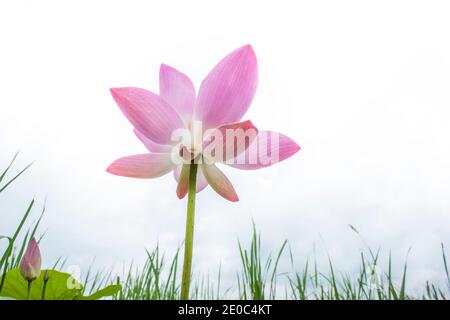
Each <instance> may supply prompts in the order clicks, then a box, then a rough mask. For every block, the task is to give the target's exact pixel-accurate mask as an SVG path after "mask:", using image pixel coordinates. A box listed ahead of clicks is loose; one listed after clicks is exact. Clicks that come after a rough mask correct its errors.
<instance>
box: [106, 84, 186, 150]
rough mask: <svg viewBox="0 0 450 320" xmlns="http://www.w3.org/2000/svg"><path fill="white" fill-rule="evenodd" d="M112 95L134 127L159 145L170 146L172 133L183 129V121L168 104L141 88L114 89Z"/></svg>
mask: <svg viewBox="0 0 450 320" xmlns="http://www.w3.org/2000/svg"><path fill="white" fill-rule="evenodd" d="M111 94H112V96H113V98H114V100H116V103H117V104H118V105H119V107H120V109H121V110H122V112H123V113H124V115H125V116H126V117H127V118H128V120H129V121H130V122H131V123H132V124H133V126H134V127H135V128H136V129H137V130H139V131H140V132H141V133H142V134H144V135H145V136H146V137H147V138H149V139H151V140H152V141H154V142H156V143H159V144H170V143H171V142H172V141H171V135H172V132H173V131H174V130H176V129H178V128H183V127H184V124H183V120H181V118H180V116H179V115H178V113H177V112H176V111H175V109H174V108H172V107H171V106H170V105H169V104H168V103H167V102H165V101H164V100H163V99H161V98H160V97H159V96H158V95H156V94H154V93H153V92H150V91H147V90H144V89H140V88H114V89H111Z"/></svg>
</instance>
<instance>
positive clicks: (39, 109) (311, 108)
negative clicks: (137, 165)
mask: <svg viewBox="0 0 450 320" xmlns="http://www.w3.org/2000/svg"><path fill="white" fill-rule="evenodd" d="M449 16H450V4H449V3H448V2H445V1H442V2H438V1H426V2H425V1H420V2H418V1H376V2H369V1H367V2H366V1H339V3H338V2H337V1H279V2H277V3H276V4H275V2H273V1H272V2H265V1H226V2H224V1H220V2H219V1H159V2H158V3H157V2H154V1H152V2H150V1H130V0H127V1H111V0H109V1H95V2H94V1H73V2H70V3H69V2H68V1H65V2H63V1H45V0H41V1H39V2H37V1H19V0H14V1H12V0H11V1H8V0H6V1H5V0H2V1H1V2H0V155H1V157H0V165H1V167H4V166H5V165H6V163H7V162H8V161H9V159H10V158H11V157H12V155H13V154H14V153H15V151H16V150H17V149H19V148H21V150H22V151H21V155H20V161H18V167H20V166H21V165H24V164H26V163H28V162H30V161H33V160H36V163H35V165H34V166H33V168H32V170H30V171H29V172H28V173H27V174H26V176H24V177H23V178H22V179H21V180H20V182H18V183H17V184H15V186H14V187H12V188H11V189H10V190H9V191H8V192H6V193H4V194H2V195H1V197H0V234H5V233H6V234H7V233H10V232H12V230H13V229H14V228H15V226H16V224H17V223H18V221H19V217H20V215H21V214H22V213H23V211H24V210H25V208H26V205H27V201H28V200H29V199H31V198H32V197H33V196H35V197H36V198H37V199H38V204H39V205H42V203H43V200H44V198H45V197H46V196H47V197H48V199H47V213H46V215H45V219H44V221H43V226H44V229H45V230H47V234H46V236H45V239H44V241H43V242H42V252H43V255H44V259H45V262H46V263H47V266H50V265H51V264H52V263H53V262H54V261H55V260H56V258H57V257H59V256H67V257H68V258H69V263H70V264H78V265H80V266H82V267H83V268H85V267H86V266H88V265H89V264H90V263H91V261H92V259H93V258H94V257H96V259H97V260H96V265H97V266H98V267H99V268H106V267H107V266H110V265H112V264H116V265H120V264H121V263H123V262H130V261H131V260H134V261H137V262H141V261H142V260H143V259H144V256H145V252H144V248H145V247H147V248H152V247H154V246H155V245H156V243H157V242H158V241H159V243H160V246H161V247H162V249H163V250H165V251H167V252H169V253H170V252H173V251H174V250H175V248H176V247H177V246H178V245H179V244H180V243H181V241H182V240H183V236H184V222H185V206H186V201H185V200H183V201H180V200H178V199H177V197H176V195H175V188H176V185H175V182H174V181H173V178H172V176H166V177H163V178H159V179H157V180H134V179H126V178H120V177H116V176H112V175H109V174H107V173H106V172H105V168H106V167H107V166H108V165H109V164H110V162H111V161H112V160H114V159H116V158H118V157H121V156H125V155H130V154H134V153H140V152H144V151H145V148H144V146H142V145H141V144H140V142H139V141H138V140H137V139H136V138H135V136H134V135H133V133H132V127H131V125H130V124H129V123H128V122H127V120H126V119H125V117H124V116H123V115H122V114H121V113H120V111H119V109H118V107H117V106H116V104H115V103H114V101H113V99H112V97H111V96H110V93H109V88H110V87H118V86H139V87H143V88H146V89H149V90H152V91H156V92H157V91H158V70H159V65H160V63H161V62H164V63H166V64H169V65H171V66H173V67H175V68H177V69H179V70H181V71H183V72H185V73H186V74H188V75H189V76H190V77H191V79H192V80H193V81H194V83H195V84H196V87H197V88H198V86H199V84H200V81H201V80H202V79H203V78H204V77H205V76H206V74H207V73H208V72H209V70H210V69H211V68H212V67H213V66H214V65H215V64H216V63H217V62H218V61H219V60H220V59H221V58H222V57H224V56H225V55H226V54H228V53H229V52H231V51H232V50H234V49H235V48H238V47H240V46H241V45H244V44H247V43H250V44H252V46H253V48H254V50H255V52H256V55H257V57H258V62H259V70H260V72H259V73H260V81H259V87H258V91H257V95H256V98H255V100H254V102H253V105H252V107H251V108H250V110H249V112H248V114H247V115H246V117H245V119H251V120H252V121H253V122H254V123H255V124H256V125H257V126H258V127H259V128H260V129H272V130H276V131H280V132H283V133H285V134H287V135H288V136H290V137H291V138H293V139H294V140H296V141H297V142H298V143H299V144H300V145H301V146H302V150H301V151H300V152H299V153H298V154H296V155H295V156H294V157H292V158H290V159H289V160H287V161H285V162H283V163H281V164H279V165H276V166H274V167H271V168H268V169H264V170H258V171H253V172H245V171H239V170H235V169H230V168H224V170H225V172H226V173H227V175H228V177H229V178H230V180H231V181H232V182H233V183H234V185H235V187H236V189H237V191H238V194H239V197H240V202H238V203H229V202H226V200H223V199H222V198H220V197H219V196H218V195H216V194H215V193H214V192H213V191H212V190H211V189H210V188H208V189H207V190H205V191H203V192H202V193H200V194H199V196H198V198H197V199H198V202H197V203H198V204H197V221H196V222H197V223H196V235H195V236H196V237H195V242H196V243H195V249H194V269H195V271H196V272H199V273H206V272H211V273H213V274H215V272H217V269H218V266H219V264H220V262H222V272H223V274H224V277H225V278H227V279H231V280H230V281H232V280H234V277H235V272H236V270H237V264H238V262H239V261H238V252H237V246H236V241H237V239H241V240H243V241H245V242H246V241H247V240H248V238H249V237H250V231H251V221H252V219H254V221H255V222H256V224H257V228H258V229H259V230H260V231H261V232H262V235H263V244H264V247H265V249H266V250H272V251H273V250H275V249H277V248H278V247H279V245H280V244H281V243H282V241H283V240H284V239H289V240H290V243H291V247H292V250H293V253H294V256H295V257H296V259H297V262H298V263H302V262H304V261H305V259H306V258H307V257H308V256H311V254H312V251H313V244H314V243H316V244H317V245H318V247H320V248H322V249H320V250H319V253H321V254H322V255H324V254H325V249H324V248H326V249H327V250H328V252H329V253H330V255H331V257H332V259H333V260H334V261H335V263H336V267H337V269H340V270H343V271H349V272H351V271H352V270H353V271H354V268H355V267H356V263H357V261H358V257H359V256H358V255H359V251H358V250H359V248H361V247H362V246H363V243H362V242H361V240H360V239H359V238H358V237H357V236H356V235H355V234H354V233H353V232H352V231H350V229H349V228H348V224H352V225H354V226H356V227H357V228H358V229H359V230H360V231H361V233H362V235H363V237H364V238H365V240H366V241H367V243H368V244H370V245H371V246H373V247H375V248H376V247H378V246H380V247H382V248H383V250H384V251H383V252H384V254H385V255H387V254H388V250H389V249H392V253H393V256H394V259H397V261H395V262H396V263H397V264H398V265H400V263H402V262H403V260H404V258H405V257H406V254H407V250H408V248H409V247H410V246H412V248H413V249H412V252H411V255H410V257H409V262H410V273H409V275H410V277H411V278H410V281H411V282H412V283H413V285H415V284H418V283H422V282H424V281H425V280H426V279H430V280H434V281H441V283H443V281H444V278H443V268H442V261H441V256H440V242H441V241H442V242H444V243H446V244H447V246H450V233H449V227H450V197H449V193H450V165H449V163H450V145H449V142H448V137H449V136H450V128H449V117H450V111H449V107H450V95H449V86H450V42H449V41H448V39H449V38H450V19H449V18H448V17H449ZM18 167H17V168H18ZM37 214H38V210H36V212H35V216H37ZM447 251H448V250H447ZM286 260H287V259H286Z"/></svg>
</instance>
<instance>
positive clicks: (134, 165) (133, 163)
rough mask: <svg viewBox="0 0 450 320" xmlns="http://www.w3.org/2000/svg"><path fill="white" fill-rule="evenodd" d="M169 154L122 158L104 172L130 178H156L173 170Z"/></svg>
mask: <svg viewBox="0 0 450 320" xmlns="http://www.w3.org/2000/svg"><path fill="white" fill-rule="evenodd" d="M174 167H175V164H174V163H173V162H172V159H171V154H170V153H146V154H138V155H134V156H128V157H123V158H120V159H117V160H116V161H114V162H113V163H112V164H111V165H110V166H109V167H108V169H106V171H108V172H109V173H112V174H115V175H118V176H123V177H130V178H143V179H149V178H157V177H160V176H163V175H165V174H166V173H169V172H170V171H172V170H173V168H174Z"/></svg>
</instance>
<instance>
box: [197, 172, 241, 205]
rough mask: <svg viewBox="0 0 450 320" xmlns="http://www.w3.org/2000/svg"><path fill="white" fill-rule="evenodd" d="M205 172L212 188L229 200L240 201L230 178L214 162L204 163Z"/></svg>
mask: <svg viewBox="0 0 450 320" xmlns="http://www.w3.org/2000/svg"><path fill="white" fill-rule="evenodd" d="M201 168H202V171H203V174H204V175H205V178H206V180H207V181H208V183H209V185H210V186H211V188H213V189H214V191H216V192H217V193H218V194H220V195H221V196H222V197H224V198H225V199H227V200H230V201H232V202H236V201H239V197H238V195H237V194H236V191H235V190H234V188H233V185H232V184H231V182H230V180H228V178H227V177H226V176H225V175H224V174H223V172H222V171H220V170H219V168H217V167H216V165H214V164H202V165H201Z"/></svg>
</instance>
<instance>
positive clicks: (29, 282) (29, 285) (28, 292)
mask: <svg viewBox="0 0 450 320" xmlns="http://www.w3.org/2000/svg"><path fill="white" fill-rule="evenodd" d="M32 283H33V280H28V288H27V300H30V293H31V284H32Z"/></svg>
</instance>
